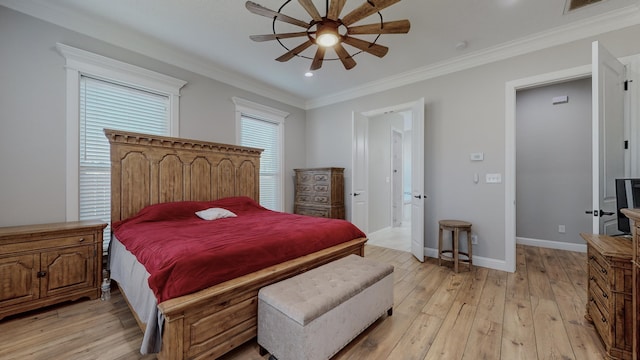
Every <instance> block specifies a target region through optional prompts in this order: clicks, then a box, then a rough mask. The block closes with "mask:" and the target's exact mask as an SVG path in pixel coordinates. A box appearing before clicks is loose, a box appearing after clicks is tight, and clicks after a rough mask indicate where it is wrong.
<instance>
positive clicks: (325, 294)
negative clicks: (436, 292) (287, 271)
mask: <svg viewBox="0 0 640 360" xmlns="http://www.w3.org/2000/svg"><path fill="white" fill-rule="evenodd" d="M391 273H393V266H391V265H389V264H384V263H379V262H377V261H374V260H371V259H366V258H363V257H360V256H357V255H349V256H347V257H344V258H342V259H338V260H336V261H333V262H331V263H329V264H325V265H322V266H320V267H317V268H315V269H312V270H310V271H308V272H305V273H302V274H300V275H297V276H294V277H292V278H289V279H286V280H283V281H281V282H278V283H275V284H272V285H269V286H267V287H264V288H262V289H260V292H259V293H258V298H259V299H260V300H262V301H264V302H266V303H268V304H269V305H271V306H272V307H273V308H275V309H276V310H278V311H280V312H281V313H283V314H284V315H286V316H287V317H289V318H291V319H292V320H294V321H295V322H297V323H298V324H300V325H302V326H305V325H306V324H308V323H309V322H311V321H313V320H314V319H316V318H318V317H319V316H321V315H323V314H324V313H326V312H328V311H329V310H331V309H333V308H335V307H336V306H338V305H340V304H342V303H343V302H345V301H346V300H348V299H350V298H352V297H353V296H355V295H356V294H359V293H360V292H362V291H363V290H364V289H366V288H368V287H369V286H371V285H372V284H374V283H376V282H377V281H379V280H381V279H382V278H384V277H385V276H387V275H389V274H391Z"/></svg>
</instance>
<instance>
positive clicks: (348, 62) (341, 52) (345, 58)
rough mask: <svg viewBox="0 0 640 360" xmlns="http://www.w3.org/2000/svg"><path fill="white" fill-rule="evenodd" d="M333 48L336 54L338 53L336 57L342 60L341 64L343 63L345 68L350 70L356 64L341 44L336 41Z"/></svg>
mask: <svg viewBox="0 0 640 360" xmlns="http://www.w3.org/2000/svg"><path fill="white" fill-rule="evenodd" d="M333 49H334V50H335V51H336V54H338V57H339V58H340V61H342V65H344V68H345V69H347V70H350V69H353V67H354V66H356V61H355V60H353V58H352V57H351V55H349V53H348V52H347V50H345V48H344V46H342V44H340V43H337V44H336V45H335V46H334V47H333Z"/></svg>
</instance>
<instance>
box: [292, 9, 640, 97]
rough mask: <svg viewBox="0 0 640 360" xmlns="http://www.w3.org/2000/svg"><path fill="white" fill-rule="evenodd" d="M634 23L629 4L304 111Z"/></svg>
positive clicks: (635, 12) (638, 19) (636, 15)
mask: <svg viewBox="0 0 640 360" xmlns="http://www.w3.org/2000/svg"><path fill="white" fill-rule="evenodd" d="M637 24H640V4H636V5H630V6H627V7H624V8H621V9H618V10H615V11H610V12H607V13H605V14H601V15H599V16H594V17H590V18H587V19H584V20H580V21H576V22H573V23H571V24H569V25H565V26H560V27H556V28H553V29H549V30H546V31H542V32H539V33H536V34H533V35H530V36H527V37H524V38H520V39H518V40H514V41H510V42H507V43H503V44H500V45H497V46H493V47H490V48H487V49H484V50H480V51H476V52H473V53H470V54H468V55H465V56H460V57H457V58H454V59H450V60H445V61H441V62H439V63H435V64H432V65H428V66H424V67H421V68H417V69H414V70H411V71H407V72H404V73H401V74H398V75H394V76H390V77H387V78H383V79H378V80H376V81H372V82H369V83H366V84H363V85H360V86H356V87H353V88H350V89H347V90H344V91H341V92H337V93H334V94H332V95H328V96H323V97H318V98H315V99H311V100H308V101H307V102H306V104H305V109H306V110H310V109H315V108H319V107H323V106H327V105H331V104H335V103H338V102H342V101H346V100H352V99H356V98H359V97H362V96H366V95H371V94H375V93H379V92H382V91H386V90H391V89H395V88H398V87H401V86H406V85H410V84H413V83H416V82H420V81H424V80H428V79H432V78H436V77H439V76H443V75H447V74H451V73H454V72H457V71H461V70H466V69H470V68H473V67H477V66H480V65H485V64H488V63H492V62H495V61H500V60H505V59H508V58H511V57H515V56H518V55H524V54H527V53H531V52H534V51H538V50H542V49H546V48H549V47H553V46H557V45H562V44H566V43H569V42H572V41H576V40H581V39H585V38H589V37H592V36H596V35H599V34H602V33H606V32H609V31H614V30H619V29H622V28H625V27H628V26H632V25H637Z"/></svg>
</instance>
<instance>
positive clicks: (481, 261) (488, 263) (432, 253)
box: [424, 248, 511, 272]
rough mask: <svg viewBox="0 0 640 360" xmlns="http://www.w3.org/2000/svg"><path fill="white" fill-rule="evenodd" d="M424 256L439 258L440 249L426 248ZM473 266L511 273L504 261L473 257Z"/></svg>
mask: <svg viewBox="0 0 640 360" xmlns="http://www.w3.org/2000/svg"><path fill="white" fill-rule="evenodd" d="M424 255H425V256H428V257H430V258H434V259H437V258H438V249H431V248H424ZM473 265H477V266H480V267H485V268H489V269H494V270H502V271H507V272H511V271H510V270H508V269H507V262H506V261H504V260H496V259H491V258H486V257H482V256H476V255H473Z"/></svg>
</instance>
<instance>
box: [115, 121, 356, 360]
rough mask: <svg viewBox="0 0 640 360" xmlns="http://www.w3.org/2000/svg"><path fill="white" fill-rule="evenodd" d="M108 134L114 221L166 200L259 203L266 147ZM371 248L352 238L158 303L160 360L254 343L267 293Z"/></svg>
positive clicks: (196, 356)
mask: <svg viewBox="0 0 640 360" xmlns="http://www.w3.org/2000/svg"><path fill="white" fill-rule="evenodd" d="M104 132H105V135H106V136H107V138H108V139H109V142H110V144H111V220H112V221H119V220H124V219H126V218H128V217H130V216H133V215H135V214H136V213H137V212H138V211H139V210H141V209H142V208H143V207H145V206H147V205H151V204H156V203H161V202H169V201H187V200H195V201H205V200H216V199H219V198H223V197H227V196H248V197H250V198H252V199H254V200H256V201H259V200H260V197H259V191H260V187H259V179H260V176H259V173H260V153H261V152H262V150H260V149H254V148H248V147H242V146H236V145H225V144H217V143H211V142H204V141H196V140H188V139H180V138H171V137H163V136H155V135H147V134H139V133H131V132H123V131H116V130H108V129H105V130H104ZM365 242H366V238H360V239H355V240H351V241H349V242H346V243H343V244H340V245H336V246H333V247H331V248H328V249H325V250H321V251H318V252H315V253H313V254H310V255H307V256H303V257H300V258H297V259H294V260H291V261H287V262H284V263H281V264H277V265H274V266H271V267H268V268H266V269H263V270H260V271H257V272H254V273H251V274H247V275H245V276H242V277H239V278H236V279H233V280H229V281H227V282H224V283H221V284H218V285H215V286H212V287H209V288H207V289H204V290H201V291H198V292H196V293H193V294H189V295H185V296H181V297H178V298H174V299H171V300H167V301H165V302H162V303H160V304H159V305H158V309H159V310H160V312H162V314H163V315H164V318H165V323H164V332H163V336H162V349H161V352H160V353H159V354H158V358H159V359H171V360H174V359H211V358H217V357H219V356H221V355H223V354H225V353H227V352H228V351H229V350H231V349H234V348H235V347H237V346H239V345H241V344H243V343H244V342H246V341H248V340H250V339H252V338H254V337H255V336H256V326H257V303H258V300H257V295H258V290H259V289H260V288H261V287H263V286H266V285H269V284H272V283H274V282H277V281H280V280H283V279H286V278H289V277H291V276H294V275H296V274H299V273H301V272H304V271H306V270H309V269H312V268H315V267H317V266H320V265H322V264H326V263H328V262H330V261H333V260H336V259H338V258H341V257H344V256H347V255H349V254H357V255H360V256H364V243H365ZM247 256H252V254H247ZM123 295H124V294H123ZM125 298H126V297H125ZM132 312H133V310H132ZM134 315H135V313H134ZM141 327H144V326H143V325H142V324H141Z"/></svg>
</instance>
